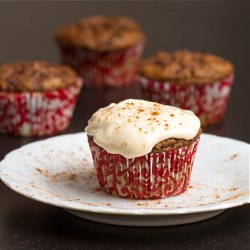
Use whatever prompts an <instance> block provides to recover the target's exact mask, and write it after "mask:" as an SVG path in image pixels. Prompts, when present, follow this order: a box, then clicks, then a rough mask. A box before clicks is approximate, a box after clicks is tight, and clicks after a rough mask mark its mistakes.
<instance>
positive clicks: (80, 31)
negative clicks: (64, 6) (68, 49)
mask: <svg viewBox="0 0 250 250" xmlns="http://www.w3.org/2000/svg"><path fill="white" fill-rule="evenodd" d="M56 38H57V41H58V42H59V43H61V44H66V45H67V44H70V45H74V46H78V47H85V48H88V49H91V50H95V51H115V50H120V49H124V48H127V47H130V46H133V45H135V44H136V43H137V42H140V41H142V40H144V34H143V32H142V30H141V28H140V27H139V25H138V24H137V23H136V22H135V21H134V20H132V19H130V18H128V17H125V16H114V17H106V16H92V17H89V18H86V19H81V20H79V21H77V22H76V23H72V24H69V25H67V26H64V27H61V28H59V30H58V31H57V33H56Z"/></svg>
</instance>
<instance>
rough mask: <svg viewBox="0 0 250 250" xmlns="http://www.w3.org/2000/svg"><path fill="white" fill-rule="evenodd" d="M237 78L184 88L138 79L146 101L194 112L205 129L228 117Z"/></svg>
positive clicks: (172, 84) (177, 85)
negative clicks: (225, 114) (232, 90)
mask: <svg viewBox="0 0 250 250" xmlns="http://www.w3.org/2000/svg"><path fill="white" fill-rule="evenodd" d="M233 79H234V77H233V76H229V77H227V78H225V79H223V80H221V81H217V82H215V83H212V84H205V85H201V86H198V85H180V84H174V83H170V82H161V81H154V80H150V79H147V78H144V77H138V81H139V82H140V83H141V90H142V94H143V97H144V98H145V99H148V100H151V101H155V102H159V103H162V104H167V105H171V106H176V107H179V108H182V109H189V110H192V111H193V112H194V113H195V114H196V115H197V116H198V117H199V118H200V120H201V124H202V125H203V126H206V125H212V124H214V123H216V122H218V121H220V120H221V119H222V118H223V117H224V113H225V110H226V107H227V103H228V98H229V94H230V90H231V86H232V83H233Z"/></svg>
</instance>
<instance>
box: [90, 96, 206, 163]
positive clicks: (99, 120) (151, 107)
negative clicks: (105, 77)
mask: <svg viewBox="0 0 250 250" xmlns="http://www.w3.org/2000/svg"><path fill="white" fill-rule="evenodd" d="M85 131H86V132H87V134H88V135H89V136H91V137H93V140H94V142H95V143H96V144H97V145H98V146H100V147H102V148H104V149H105V150H106V151H107V152H109V153H115V154H121V155H123V156H124V157H126V158H133V157H137V156H142V155H146V154H148V153H150V152H151V151H152V149H153V148H154V147H155V145H156V144H158V143H160V142H162V143H161V145H158V146H157V147H156V148H155V150H159V149H160V148H165V149H167V147H172V148H173V143H172V142H173V141H171V140H170V141H168V146H167V144H166V143H164V142H163V141H165V140H167V139H170V138H175V145H176V146H178V143H180V142H181V141H178V139H183V140H192V139H194V138H195V137H196V136H197V135H199V134H200V132H201V130H200V120H199V118H198V117H197V116H195V115H194V113H193V112H191V111H188V110H183V109H179V108H176V107H172V106H167V105H162V104H159V103H156V102H149V101H144V100H136V99H128V100H124V101H122V102H119V103H118V104H114V103H112V104H110V105H109V106H107V107H105V108H101V109H99V110H98V111H97V112H95V113H94V114H93V115H92V117H91V119H90V120H89V122H88V126H87V127H86V128H85ZM188 143H190V141H189V142H188ZM171 145H172V146H171ZM182 145H183V141H182ZM184 145H185V144H184ZM179 146H180V144H179Z"/></svg>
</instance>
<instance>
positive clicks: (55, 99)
mask: <svg viewBox="0 0 250 250" xmlns="http://www.w3.org/2000/svg"><path fill="white" fill-rule="evenodd" d="M81 87H82V80H81V79H80V78H78V76H77V75H76V73H75V72H74V71H73V70H72V69H71V68H69V67H66V66H61V65H58V64H53V63H49V62H45V61H32V62H13V63H8V64H3V65H1V66H0V132H2V133H9V134H12V135H21V136H43V135H51V134H56V133H58V132H60V131H62V130H64V129H65V128H66V127H67V126H68V125H69V123H70V120H71V117H72V114H73V111H74V107H75V104H76V101H77V98H78V95H79V93H80V90H81Z"/></svg>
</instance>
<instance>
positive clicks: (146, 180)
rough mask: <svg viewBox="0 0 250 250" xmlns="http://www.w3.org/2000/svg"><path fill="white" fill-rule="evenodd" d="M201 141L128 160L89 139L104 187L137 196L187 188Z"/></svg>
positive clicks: (174, 192) (168, 193)
mask: <svg viewBox="0 0 250 250" xmlns="http://www.w3.org/2000/svg"><path fill="white" fill-rule="evenodd" d="M198 142H199V139H197V140H196V141H194V142H193V143H192V144H190V145H188V146H184V147H181V148H177V149H174V150H171V151H169V152H160V153H149V154H147V155H145V156H141V157H136V158H132V159H127V158H125V157H123V156H121V155H118V154H110V153H108V152H107V151H105V150H104V149H103V148H101V147H99V146H98V145H96V144H95V143H94V142H93V140H92V139H91V138H89V145H90V150H91V153H92V158H93V161H94V165H95V168H96V171H97V178H98V181H99V185H100V187H101V188H102V189H103V190H104V191H105V192H107V193H109V194H114V195H118V196H120V197H124V198H134V199H159V198H165V197H170V196H175V195H178V194H181V193H183V192H184V191H186V190H187V187H188V185H189V181H190V177H191V172H192V166H193V162H194V158H195V154H196V150H197V146H198Z"/></svg>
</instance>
